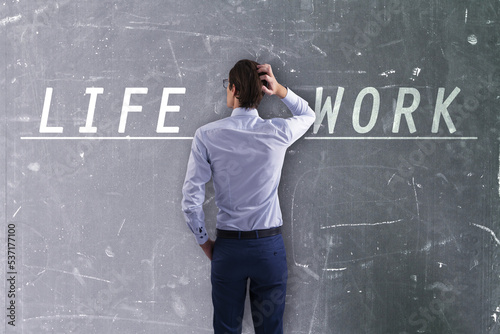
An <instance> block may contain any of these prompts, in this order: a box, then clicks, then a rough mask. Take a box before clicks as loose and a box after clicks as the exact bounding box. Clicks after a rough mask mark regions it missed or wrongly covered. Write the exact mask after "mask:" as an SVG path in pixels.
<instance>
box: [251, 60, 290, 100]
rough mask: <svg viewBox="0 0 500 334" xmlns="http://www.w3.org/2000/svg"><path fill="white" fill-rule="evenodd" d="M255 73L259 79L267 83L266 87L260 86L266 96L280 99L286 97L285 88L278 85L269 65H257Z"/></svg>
mask: <svg viewBox="0 0 500 334" xmlns="http://www.w3.org/2000/svg"><path fill="white" fill-rule="evenodd" d="M257 72H258V73H259V74H260V79H261V80H265V81H267V87H266V86H264V85H263V86H262V91H263V92H264V93H266V94H267V95H278V96H279V97H280V98H284V97H285V96H286V92H287V91H286V88H285V87H283V86H282V85H280V84H279V83H278V81H277V80H276V77H275V76H274V74H273V69H272V68H271V65H269V64H262V65H257Z"/></svg>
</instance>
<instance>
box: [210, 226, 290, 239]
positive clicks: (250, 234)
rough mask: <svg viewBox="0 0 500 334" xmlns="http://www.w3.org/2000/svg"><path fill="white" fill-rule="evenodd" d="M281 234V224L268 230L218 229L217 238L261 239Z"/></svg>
mask: <svg viewBox="0 0 500 334" xmlns="http://www.w3.org/2000/svg"><path fill="white" fill-rule="evenodd" d="M278 234H281V226H279V227H274V228H270V229H266V230H253V231H228V230H219V229H217V238H225V239H259V238H265V237H272V236H273V235H278Z"/></svg>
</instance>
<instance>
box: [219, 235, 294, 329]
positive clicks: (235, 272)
mask: <svg viewBox="0 0 500 334" xmlns="http://www.w3.org/2000/svg"><path fill="white" fill-rule="evenodd" d="M287 278H288V271H287V265H286V253H285V246H284V243H283V237H282V236H281V234H278V235H275V236H271V237H266V238H259V239H224V238H217V239H216V240H215V246H214V253H213V257H212V273H211V280H212V302H213V305H214V319H213V322H214V330H215V334H240V333H241V331H242V324H243V311H244V307H245V298H246V293H247V282H248V280H250V292H249V293H250V304H251V310H252V320H253V324H254V329H255V333H256V334H282V333H283V312H284V310H285V296H286V281H287Z"/></svg>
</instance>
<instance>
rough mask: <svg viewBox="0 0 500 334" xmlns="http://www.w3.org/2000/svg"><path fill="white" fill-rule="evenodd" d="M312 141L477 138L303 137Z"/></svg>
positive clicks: (454, 138) (451, 138) (460, 138)
mask: <svg viewBox="0 0 500 334" xmlns="http://www.w3.org/2000/svg"><path fill="white" fill-rule="evenodd" d="M304 139H313V140H477V139H478V137H304Z"/></svg>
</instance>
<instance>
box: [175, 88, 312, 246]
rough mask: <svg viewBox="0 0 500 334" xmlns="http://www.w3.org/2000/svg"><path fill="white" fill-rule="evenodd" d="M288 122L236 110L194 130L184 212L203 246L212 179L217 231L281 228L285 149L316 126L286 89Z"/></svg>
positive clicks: (303, 103) (303, 105) (306, 109)
mask: <svg viewBox="0 0 500 334" xmlns="http://www.w3.org/2000/svg"><path fill="white" fill-rule="evenodd" d="M282 101H283V102H284V103H285V105H286V106H287V107H288V109H289V110H290V111H291V112H292V114H293V117H290V118H272V119H262V118H260V117H259V114H258V112H257V110H256V109H245V108H236V109H234V110H233V112H232V114H231V117H227V118H224V119H221V120H218V121H215V122H212V123H209V124H206V125H204V126H202V127H200V128H199V129H198V130H196V133H195V135H194V139H193V143H192V146H191V154H190V156H189V161H188V165H187V172H186V178H185V181H184V186H183V189H182V193H183V199H182V210H183V211H184V215H185V218H186V222H187V224H188V226H189V228H190V229H191V231H192V232H193V233H194V235H195V237H196V240H197V241H198V243H199V244H204V243H205V242H206V241H207V240H208V235H207V232H206V228H205V214H204V212H203V202H204V200H205V183H207V182H208V181H210V179H211V178H213V185H214V190H215V203H216V205H217V207H218V208H219V212H218V214H217V226H216V227H217V228H218V229H222V230H236V231H250V230H261V229H268V228H273V227H278V226H281V225H282V223H283V222H282V218H281V210H280V205H279V200H278V185H279V181H280V177H281V169H282V167H283V161H284V158H285V153H286V149H287V148H288V147H289V146H290V145H291V144H292V143H293V142H295V141H296V140H297V139H298V138H300V137H301V136H302V135H303V134H304V133H305V132H306V131H307V129H309V127H310V126H311V125H312V124H313V123H314V120H315V117H316V115H315V113H314V111H313V110H312V109H311V108H310V107H309V104H308V103H307V102H306V101H305V100H304V99H302V98H301V97H299V96H298V95H296V94H295V93H294V92H293V91H291V90H290V89H288V92H287V95H286V97H285V98H283V99H282Z"/></svg>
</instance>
